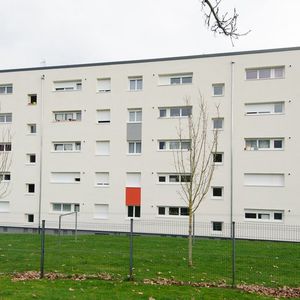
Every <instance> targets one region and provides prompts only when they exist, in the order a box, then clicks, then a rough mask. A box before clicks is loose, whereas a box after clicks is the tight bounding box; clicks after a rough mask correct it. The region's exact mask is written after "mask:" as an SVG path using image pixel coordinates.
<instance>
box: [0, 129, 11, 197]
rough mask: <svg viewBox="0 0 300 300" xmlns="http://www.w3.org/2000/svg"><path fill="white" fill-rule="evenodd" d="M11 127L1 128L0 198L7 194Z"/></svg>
mask: <svg viewBox="0 0 300 300" xmlns="http://www.w3.org/2000/svg"><path fill="white" fill-rule="evenodd" d="M11 139H12V135H11V129H10V127H6V128H3V129H2V132H1V140H0V199H2V198H4V197H5V196H7V194H8V187H9V182H10V172H9V170H10V166H11V163H12V156H11Z"/></svg>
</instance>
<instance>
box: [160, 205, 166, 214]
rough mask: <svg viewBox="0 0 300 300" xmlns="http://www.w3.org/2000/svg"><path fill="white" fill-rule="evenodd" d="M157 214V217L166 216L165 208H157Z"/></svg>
mask: <svg viewBox="0 0 300 300" xmlns="http://www.w3.org/2000/svg"><path fill="white" fill-rule="evenodd" d="M158 214H159V215H165V214H166V208H165V207H159V208H158Z"/></svg>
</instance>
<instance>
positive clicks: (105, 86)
mask: <svg viewBox="0 0 300 300" xmlns="http://www.w3.org/2000/svg"><path fill="white" fill-rule="evenodd" d="M101 82H102V85H101ZM97 90H98V92H99V93H109V92H111V78H110V77H106V78H98V79H97Z"/></svg>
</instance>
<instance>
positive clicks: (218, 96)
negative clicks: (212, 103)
mask: <svg viewBox="0 0 300 300" xmlns="http://www.w3.org/2000/svg"><path fill="white" fill-rule="evenodd" d="M211 96H212V97H214V98H215V97H217V98H220V97H224V96H225V95H224V94H223V95H211Z"/></svg>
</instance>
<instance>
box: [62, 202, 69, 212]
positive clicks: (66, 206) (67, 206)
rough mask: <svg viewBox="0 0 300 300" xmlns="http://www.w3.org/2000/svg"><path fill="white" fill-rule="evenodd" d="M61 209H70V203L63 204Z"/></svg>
mask: <svg viewBox="0 0 300 300" xmlns="http://www.w3.org/2000/svg"><path fill="white" fill-rule="evenodd" d="M63 211H71V204H66V203H64V204H63Z"/></svg>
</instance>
